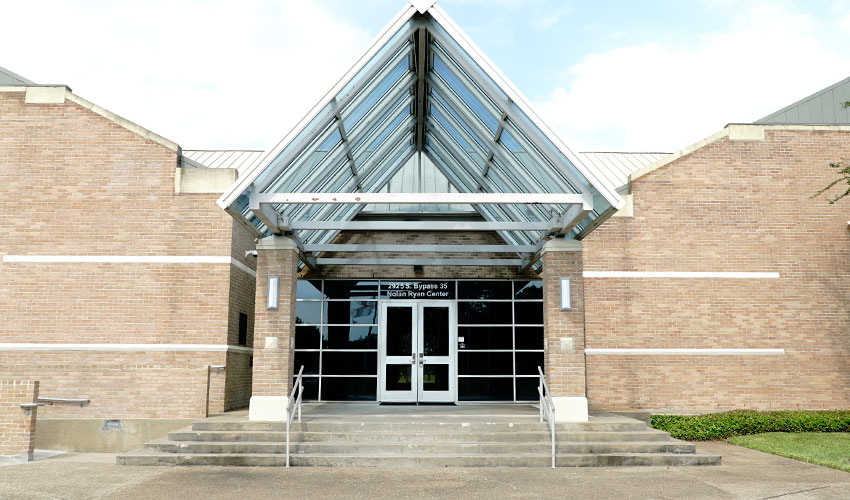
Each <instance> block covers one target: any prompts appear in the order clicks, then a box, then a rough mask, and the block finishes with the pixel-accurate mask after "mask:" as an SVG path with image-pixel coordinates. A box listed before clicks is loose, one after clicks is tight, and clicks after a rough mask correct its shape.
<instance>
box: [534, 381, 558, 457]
mask: <svg viewBox="0 0 850 500" xmlns="http://www.w3.org/2000/svg"><path fill="white" fill-rule="evenodd" d="M537 373H539V374H540V385H538V386H537V393H538V394H539V395H540V421H541V422H543V412H544V410H545V412H546V420H547V421H548V422H549V431H550V432H551V433H552V468H553V469H554V468H555V403H554V402H553V401H552V396H551V395H550V394H551V393H550V392H549V384H547V383H546V375H543V368H541V367H539V366H538V367H537Z"/></svg>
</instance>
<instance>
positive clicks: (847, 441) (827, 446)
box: [728, 432, 850, 472]
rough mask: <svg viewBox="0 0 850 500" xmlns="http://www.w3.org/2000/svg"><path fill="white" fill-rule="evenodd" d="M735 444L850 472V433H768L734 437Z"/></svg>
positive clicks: (730, 440) (731, 441)
mask: <svg viewBox="0 0 850 500" xmlns="http://www.w3.org/2000/svg"><path fill="white" fill-rule="evenodd" d="M728 441H729V442H730V443H732V444H737V445H738V446H744V447H746V448H752V449H754V450H759V451H764V452H767V453H773V454H774V455H779V456H783V457H788V458H793V459H795V460H801V461H803V462H809V463H813V464H817V465H823V466H824V467H832V468H833V469H839V470H843V471H847V472H850V432H791V433H789V432H768V433H765V434H753V435H750V436H735V437H731V438H729V440H728Z"/></svg>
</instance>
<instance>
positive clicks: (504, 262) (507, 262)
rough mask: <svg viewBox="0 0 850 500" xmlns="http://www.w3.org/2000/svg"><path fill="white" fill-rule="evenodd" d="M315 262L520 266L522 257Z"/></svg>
mask: <svg viewBox="0 0 850 500" xmlns="http://www.w3.org/2000/svg"><path fill="white" fill-rule="evenodd" d="M316 263H317V264H318V265H320V266H326V265H343V266H346V265H348V266H351V265H365V266H520V265H522V263H523V260H522V259H382V258H371V259H345V258H339V259H336V258H333V259H329V258H318V259H316Z"/></svg>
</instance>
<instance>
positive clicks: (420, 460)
mask: <svg viewBox="0 0 850 500" xmlns="http://www.w3.org/2000/svg"><path fill="white" fill-rule="evenodd" d="M117 461H118V464H119V465H217V466H281V465H285V463H286V457H285V456H284V455H280V454H260V453H253V454H238V453H237V454H233V453H212V454H201V453H197V454H178V453H161V452H151V451H136V452H132V453H128V454H126V455H121V456H119V457H118V458H117ZM550 463H551V455H548V454H531V453H529V454H522V455H415V454H409V455H402V456H398V455H320V454H303V455H293V456H292V457H291V464H292V465H293V466H319V467H340V466H359V467H422V466H425V467H548V466H549V465H550ZM556 463H557V465H558V467H601V466H644V465H655V466H681V465H720V457H719V456H718V455H712V454H708V453H693V454H682V453H610V454H559V455H558V456H557V458H556Z"/></svg>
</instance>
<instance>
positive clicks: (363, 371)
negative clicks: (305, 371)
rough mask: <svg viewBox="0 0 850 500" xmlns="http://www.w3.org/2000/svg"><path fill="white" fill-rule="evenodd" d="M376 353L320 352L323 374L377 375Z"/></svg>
mask: <svg viewBox="0 0 850 500" xmlns="http://www.w3.org/2000/svg"><path fill="white" fill-rule="evenodd" d="M377 373H378V353H376V352H331V351H325V352H323V353H322V374H323V375H377Z"/></svg>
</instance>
